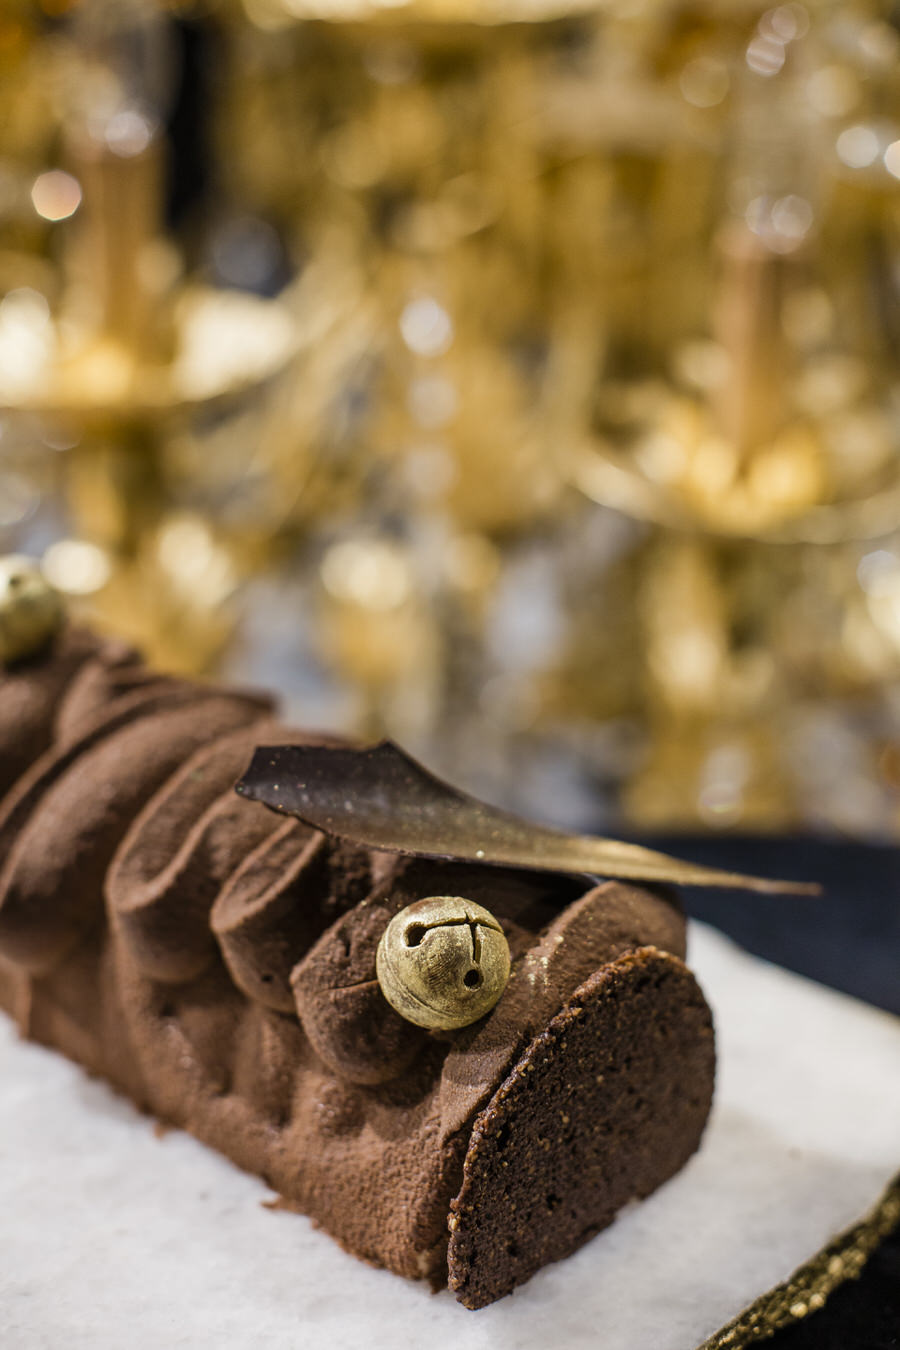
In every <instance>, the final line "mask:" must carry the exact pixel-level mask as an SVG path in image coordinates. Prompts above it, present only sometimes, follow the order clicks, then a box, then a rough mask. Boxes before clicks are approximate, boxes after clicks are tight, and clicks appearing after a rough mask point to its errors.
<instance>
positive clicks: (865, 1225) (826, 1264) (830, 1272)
mask: <svg viewBox="0 0 900 1350" xmlns="http://www.w3.org/2000/svg"><path fill="white" fill-rule="evenodd" d="M898 1224H900V1175H898V1176H897V1177H895V1179H894V1180H893V1181H892V1182H891V1184H890V1186H889V1187H888V1188H887V1190H886V1191H885V1193H884V1195H883V1196H882V1197H881V1199H880V1200H879V1202H878V1204H877V1205H876V1206H875V1208H874V1209H873V1210H872V1211H871V1213H869V1214H867V1215H866V1217H865V1218H864V1219H862V1220H861V1221H860V1222H859V1223H858V1224H856V1225H854V1227H853V1228H848V1229H847V1231H846V1232H844V1233H841V1234H840V1236H839V1237H836V1238H835V1239H834V1241H833V1242H830V1243H829V1244H828V1246H827V1247H823V1249H822V1250H821V1251H820V1252H818V1253H817V1254H816V1255H815V1256H814V1257H812V1258H811V1260H809V1261H807V1262H805V1264H804V1265H802V1266H800V1267H799V1268H798V1269H797V1270H795V1271H794V1273H793V1275H791V1277H790V1279H788V1280H785V1282H784V1283H783V1284H779V1285H776V1286H775V1288H774V1289H770V1290H769V1292H768V1293H767V1294H763V1295H762V1296H761V1297H760V1298H758V1299H757V1300H756V1301H755V1302H754V1303H751V1304H750V1306H749V1308H745V1309H744V1311H743V1312H742V1313H739V1314H738V1316H737V1317H736V1318H735V1319H734V1321H732V1322H729V1323H728V1325H727V1326H725V1327H722V1329H721V1331H717V1332H716V1333H715V1335H714V1336H710V1338H709V1340H706V1341H704V1342H703V1344H702V1345H700V1346H698V1347H697V1350H744V1347H745V1346H749V1345H753V1344H754V1343H755V1342H756V1341H762V1340H765V1339H766V1338H767V1337H768V1336H774V1334H775V1332H776V1331H780V1329H781V1328H782V1327H786V1326H790V1325H791V1324H792V1323H794V1322H799V1321H800V1320H801V1319H802V1318H804V1317H807V1316H808V1315H809V1314H810V1313H811V1312H815V1311H816V1310H817V1309H818V1308H821V1307H822V1306H823V1304H824V1303H825V1300H826V1299H827V1298H828V1296H829V1294H831V1293H833V1291H834V1290H835V1289H837V1287H838V1285H841V1284H843V1283H844V1281H845V1280H855V1279H858V1278H859V1276H860V1275H861V1274H862V1269H863V1266H864V1265H865V1264H866V1262H867V1261H868V1259H869V1257H870V1256H871V1255H872V1253H873V1251H874V1250H875V1248H876V1247H877V1246H878V1244H879V1243H880V1242H881V1240H882V1239H883V1238H885V1237H887V1235H888V1233H890V1232H892V1231H893V1229H894V1228H896V1227H897V1225H898Z"/></svg>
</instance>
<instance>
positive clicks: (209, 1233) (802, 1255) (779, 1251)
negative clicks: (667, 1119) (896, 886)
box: [0, 925, 900, 1350]
mask: <svg viewBox="0 0 900 1350" xmlns="http://www.w3.org/2000/svg"><path fill="white" fill-rule="evenodd" d="M690 960H691V964H692V966H693V968H694V969H695V970H696V972H697V974H698V976H699V978H700V980H701V983H702V984H703V986H704V989H705V991H706V993H707V997H708V998H709V1000H710V1002H711V1004H712V1007H713V1011H714V1013H715V1017H716V1030H717V1036H718V1050H719V1079H718V1085H717V1093H716V1105H715V1109H714V1112H713V1117H712V1120H711V1122H710V1125H709V1127H708V1130H707V1133H706V1136H705V1138H704V1142H703V1146H702V1148H701V1151H700V1153H699V1154H697V1156H696V1157H695V1158H693V1159H692V1161H691V1162H690V1163H689V1164H688V1166H687V1167H686V1168H685V1169H684V1171H682V1172H681V1173H680V1174H679V1176H677V1177H675V1178H674V1179H673V1180H672V1181H671V1182H669V1183H668V1184H667V1185H666V1186H664V1187H663V1188H662V1189H661V1190H660V1191H658V1192H657V1193H656V1194H655V1195H654V1196H652V1197H651V1198H650V1199H649V1200H646V1201H644V1202H643V1203H642V1204H640V1205H637V1206H634V1207H633V1208H632V1209H630V1210H629V1211H628V1212H627V1213H625V1214H623V1215H621V1216H620V1217H619V1219H618V1220H617V1221H616V1223H615V1224H614V1225H613V1226H612V1228H610V1229H607V1230H606V1232H605V1233H602V1234H600V1235H599V1236H598V1237H597V1238H595V1239H594V1240H593V1241H592V1242H591V1243H589V1244H588V1246H587V1247H585V1248H583V1249H582V1251H580V1252H579V1253H577V1254H576V1255H575V1256H574V1257H571V1258H570V1259H569V1260H567V1261H564V1262H561V1263H559V1264H557V1265H555V1266H551V1267H548V1268H546V1269H545V1270H543V1271H541V1272H540V1273H539V1274H538V1275H537V1276H536V1277H535V1278H534V1279H533V1280H532V1281H531V1282H530V1283H529V1284H528V1285H526V1286H524V1287H523V1288H522V1289H520V1290H518V1291H517V1292H516V1293H515V1294H514V1295H513V1296H512V1297H511V1298H507V1299H503V1300H502V1301H501V1302H499V1303H496V1304H494V1305H492V1306H491V1307H489V1308H486V1309H484V1310H482V1311H481V1312H477V1313H473V1312H469V1311H467V1310H466V1309H464V1308H462V1307H460V1305H459V1304H457V1303H456V1301H455V1300H454V1298H453V1296H452V1295H451V1294H449V1293H446V1292H445V1293H442V1294H438V1295H436V1296H435V1295H431V1294H429V1292H428V1291H427V1289H425V1288H424V1287H420V1286H418V1285H415V1284H412V1283H408V1282H406V1281H404V1280H401V1279H399V1278H397V1277H396V1276H393V1275H390V1274H387V1273H386V1272H384V1271H376V1270H371V1269H370V1268H369V1267H367V1266H365V1265H363V1264H362V1263H361V1262H358V1261H356V1260H354V1259H353V1258H352V1257H350V1256H347V1255H345V1254H344V1253H343V1252H342V1251H341V1250H340V1249H339V1248H338V1247H337V1245H336V1244H335V1243H334V1242H332V1241H331V1239H330V1238H328V1237H326V1236H325V1235H324V1234H323V1233H320V1232H316V1231H315V1230H314V1229H313V1227H312V1225H311V1224H310V1223H309V1222H308V1221H307V1220H306V1219H305V1218H302V1217H299V1216H297V1215H294V1214H287V1213H276V1212H272V1211H269V1210H266V1209H264V1208H263V1207H262V1203H261V1202H262V1201H263V1199H265V1198H266V1197H267V1195H268V1194H269V1193H268V1192H267V1191H266V1189H265V1187H264V1186H263V1185H262V1183H261V1182H259V1181H256V1180H255V1179H254V1178H252V1177H248V1176H246V1175H244V1174H243V1173H241V1172H238V1171H237V1170H236V1169H235V1168H234V1167H232V1166H231V1165H230V1164H229V1163H227V1162H226V1161H225V1160H224V1159H222V1158H220V1157H218V1156H217V1155H216V1154H214V1153H212V1152H210V1151H209V1150H207V1149H205V1148H204V1147H202V1146H201V1145H200V1144H198V1143H196V1142H194V1141H193V1140H192V1139H190V1138H189V1137H188V1136H187V1135H184V1134H182V1133H179V1132H171V1133H168V1134H166V1135H165V1136H164V1137H163V1138H162V1139H158V1138H156V1136H155V1135H154V1131H153V1124H152V1122H151V1121H150V1120H148V1119H147V1118H146V1117H142V1116H140V1115H138V1114H137V1113H136V1112H135V1111H133V1110H132V1109H131V1107H130V1106H129V1105H128V1103H127V1102H125V1101H123V1100H121V1099H119V1098H117V1097H116V1096H114V1095H113V1093H112V1092H110V1091H109V1090H108V1089H107V1088H105V1087H104V1086H103V1085H102V1084H101V1083H97V1082H92V1081H90V1080H89V1079H87V1078H86V1077H85V1076H84V1075H83V1074H82V1073H81V1071H80V1070H79V1069H77V1068H76V1067H75V1066H74V1065H72V1064H70V1063H68V1062H67V1061H66V1060H64V1059H63V1058H62V1057H60V1056H58V1055H55V1054H53V1053H52V1052H49V1051H45V1050H42V1049H40V1048H38V1047H35V1046H31V1045H27V1044H24V1043H22V1042H20V1041H19V1040H18V1039H17V1037H16V1034H15V1032H14V1030H13V1028H12V1026H11V1024H10V1023H9V1022H8V1020H7V1019H6V1018H3V1017H2V1016H0V1083H2V1088H0V1346H2V1347H3V1350H63V1348H65V1350H123V1347H128V1350H143V1347H145V1346H146V1347H151V1346H152V1347H153V1350H160V1347H165V1350H175V1347H190V1350H207V1348H208V1350H248V1348H249V1347H254V1350H255V1347H265V1350H301V1348H302V1347H307V1346H310V1347H312V1346H316V1347H323V1350H325V1348H327V1350H361V1348H362V1347H366V1350H422V1347H423V1346H425V1347H428V1350H443V1348H444V1347H447V1348H448V1350H450V1347H452V1348H453V1350H459V1347H460V1346H465V1347H466V1350H530V1348H531V1347H541V1350H546V1347H548V1346H552V1347H554V1350H555V1348H556V1347H564V1348H565V1350H582V1348H584V1350H586V1348H587V1347H590V1348H591V1350H693V1347H695V1346H696V1345H697V1344H698V1343H699V1342H700V1341H701V1340H702V1339H703V1338H704V1337H705V1336H707V1335H709V1334H710V1333H712V1332H713V1331H715V1330H716V1329H717V1328H718V1327H719V1326H721V1325H722V1324H723V1323H725V1322H727V1321H728V1320H729V1318H730V1317H732V1316H733V1315H734V1314H735V1313H737V1312H738V1311H739V1310H740V1309H741V1308H742V1307H743V1306H744V1305H746V1304H747V1303H748V1302H750V1301H751V1300H752V1299H753V1298H755V1297H756V1296H757V1295H758V1294H760V1293H762V1292H763V1291H764V1290H765V1289H767V1288H769V1287H771V1286H772V1285H773V1284H775V1283H777V1282H778V1281H779V1280H781V1279H783V1278H784V1277H785V1276H786V1275H788V1274H789V1273H790V1272H791V1270H792V1269H793V1268H794V1267H795V1266H797V1265H799V1264H800V1263H801V1262H802V1261H803V1260H805V1259H806V1258H807V1257H808V1256H810V1255H811V1254H812V1253H813V1252H814V1251H816V1250H817V1249H818V1248H819V1247H821V1246H822V1245H823V1243H824V1242H825V1241H826V1240H827V1239H828V1238H829V1237H830V1236H832V1235H833V1234H834V1233H835V1232H836V1231H837V1230H839V1229H841V1228H843V1227H845V1226H847V1225H848V1224H850V1223H851V1222H853V1221H854V1220H855V1219H857V1218H858V1217H860V1216H861V1215H862V1213H863V1212H864V1211H865V1210H866V1209H868V1207H869V1206H870V1205H871V1204H872V1203H873V1202H874V1201H875V1200H876V1198H877V1197H878V1195H879V1193H880V1191H881V1190H882V1188H883V1187H884V1185H885V1184H886V1183H887V1181H888V1180H889V1179H890V1177H891V1176H892V1175H893V1173H894V1172H896V1170H897V1169H898V1167H900V1019H894V1018H891V1017H889V1016H888V1015H887V1014H882V1013H878V1012H876V1011H873V1010H872V1009H870V1008H867V1007H866V1006H864V1005H862V1004H859V1003H856V1002H854V1001H853V1000H851V999H848V998H845V997H843V996H841V995H838V994H835V993H832V992H830V991H828V990H826V989H824V988H822V987H820V986H818V985H815V984H812V983H810V982H808V981H806V980H803V979H801V978H799V977H798V976H794V975H790V974H787V973H786V972H783V971H780V970H778V969H776V968H775V967H772V966H769V965H766V964H765V963H764V962H761V961H759V960H757V959H756V958H753V957H749V956H747V955H745V954H743V953H741V952H740V951H738V949H737V948H735V947H733V946H732V945H731V944H730V943H728V942H727V941H726V940H725V939H724V938H721V937H719V936H718V935H717V934H715V933H713V932H712V931H711V930H709V929H706V928H703V927H701V926H699V925H697V926H694V927H693V929H692V945H691V954H690Z"/></svg>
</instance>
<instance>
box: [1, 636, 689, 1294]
mask: <svg viewBox="0 0 900 1350" xmlns="http://www.w3.org/2000/svg"><path fill="white" fill-rule="evenodd" d="M305 741H318V742H321V738H317V737H315V736H313V735H312V734H311V733H305V732H302V731H297V730H295V729H291V728H286V727H284V726H281V725H280V724H278V723H277V722H275V721H273V720H272V716H271V709H270V705H269V704H268V702H267V700H265V699H261V698H260V697H258V696H255V695H251V694H247V693H244V692H240V691H228V690H221V689H215V688H207V687H204V686H201V685H194V684H190V683H187V682H184V681H180V680H174V679H169V678H165V677H159V676H156V675H154V674H153V673H152V672H149V671H148V670H147V669H146V668H145V667H144V666H143V665H142V664H141V662H140V660H139V658H138V657H137V656H136V654H135V653H133V652H131V651H130V650H129V649H127V648H124V647H123V646H121V645H120V644H116V643H109V642H103V641H101V640H99V639H96V638H93V637H92V636H91V635H90V634H85V633H80V632H71V633H68V634H65V635H64V636H63V637H62V639H61V640H60V642H59V643H58V644H57V647H56V648H55V650H53V651H51V652H50V653H49V654H48V655H47V656H46V657H45V658H44V659H43V660H42V661H38V662H32V663H29V665H28V666H27V667H22V668H20V669H18V670H16V671H15V672H14V673H12V674H8V675H3V674H0V762H2V763H3V764H4V765H10V764H11V765H12V766H13V767H14V769H15V773H10V774H9V781H8V784H7V788H6V793H5V796H3V797H2V798H0V844H2V855H0V1005H2V1006H4V1007H6V1008H7V1010H8V1011H10V1012H11V1013H12V1014H13V1015H14V1016H15V1017H16V1018H17V1020H18V1022H19V1025H20V1027H21V1029H22V1031H23V1033H24V1034H26V1035H29V1036H31V1037H33V1038H34V1039H36V1040H39V1041H42V1042H43V1043H45V1044H48V1045H53V1046H56V1047H57V1048H59V1049H61V1050H62V1051H63V1052H64V1053H66V1054H68V1055H70V1056H71V1057H72V1058H73V1059H76V1060H78V1061H79V1062H81V1063H82V1064H84V1065H85V1066H86V1067H87V1068H88V1069H89V1070H90V1071H92V1072H95V1073H99V1074H102V1075H104V1076H105V1077H106V1078H107V1079H109V1081H111V1082H112V1083H113V1084H114V1085H116V1086H117V1087H118V1088H119V1089H120V1090H122V1091H123V1092H126V1093H127V1094H128V1095H129V1096H131V1097H132V1098H133V1099H134V1100H135V1102H137V1104H138V1105H139V1106H141V1107H142V1108H143V1109H145V1110H148V1111H150V1112H152V1113H153V1114H154V1115H156V1116H157V1117H158V1118H160V1119H161V1120H164V1121H167V1122H170V1123H173V1124H176V1125H179V1126H182V1127H184V1128H185V1129H187V1130H189V1131H190V1132H191V1133H192V1134H194V1135H196V1136H197V1137H198V1138H199V1139H201V1140H203V1141H205V1142H206V1143H208V1144H209V1145H211V1146H212V1147H215V1148H217V1149H219V1150H220V1151H221V1152H223V1153H224V1154H226V1155H227V1156H228V1157H230V1158H231V1159H232V1160H233V1161H235V1162H236V1163H237V1164H238V1165H240V1166H242V1167H244V1168H246V1169H248V1170H250V1171H252V1172H255V1173H257V1174H259V1175H260V1176H262V1177H264V1178H265V1180H266V1181H267V1182H268V1184H269V1185H270V1186H272V1187H273V1188H274V1189H276V1190H277V1191H278V1192H279V1193H280V1194H281V1196H282V1197H283V1200H284V1203H285V1204H286V1205H287V1206H289V1207H293V1208H296V1209H298V1210H301V1211H303V1212H304V1213H306V1214H309V1215H310V1216H311V1217H312V1218H313V1219H314V1220H315V1221H316V1222H317V1223H318V1224H319V1225H321V1226H322V1227H323V1228H325V1229H326V1230H327V1231H328V1232H329V1233H331V1234H332V1235H333V1236H334V1237H335V1238H336V1239H337V1240H338V1241H339V1242H340V1243H341V1244H342V1245H343V1246H344V1247H346V1248H347V1249H348V1250H349V1251H351V1252H353V1253H354V1254H355V1255H357V1256H360V1257H362V1258H364V1259H366V1260H368V1261H371V1262H373V1263H375V1264H378V1265H383V1266H386V1267H388V1268H389V1269H391V1270H393V1271H396V1272H397V1273H398V1274H402V1275H406V1276H409V1277H412V1278H424V1279H427V1280H429V1281H430V1282H431V1284H432V1285H433V1286H434V1287H441V1286H446V1285H447V1283H448V1282H449V1283H450V1285H451V1287H452V1288H453V1289H455V1290H456V1292H457V1294H458V1296H459V1298H460V1299H461V1300H462V1301H463V1302H464V1303H466V1304H467V1305H468V1306H470V1307H480V1306H483V1305H484V1304H485V1303H488V1302H491V1301H492V1300H493V1299H496V1298H499V1297H501V1296H502V1295H504V1294H506V1293H508V1292H509V1291H510V1290H511V1289H513V1288H514V1287H515V1286H516V1285H517V1284H519V1283H521V1282H522V1281H523V1280H525V1279H527V1278H529V1276H530V1275H531V1274H533V1273H534V1271H535V1270H537V1269H539V1268H540V1266H542V1265H543V1264H545V1263H546V1262H548V1261H552V1260H556V1259H559V1258H560V1257H562V1256H565V1255H566V1254H567V1253H569V1252H571V1251H572V1250H574V1249H575V1248H576V1247H577V1246H579V1245H580V1244H581V1243H583V1242H584V1241H585V1240H586V1239H587V1238H588V1237H589V1236H590V1235H591V1234H592V1233H594V1232H596V1231H597V1230H598V1229H599V1228H601V1227H603V1226H604V1225H606V1224H608V1223H609V1222H610V1221H611V1220H612V1218H613V1217H614V1215H615V1213H616V1211H617V1210H618V1209H619V1208H620V1207H621V1206H622V1205H623V1204H625V1203H627V1202H628V1201H629V1200H631V1199H632V1198H634V1197H640V1196H643V1195H646V1194H648V1193H649V1192H650V1191H651V1190H652V1189H653V1188H654V1187H655V1186H658V1185H659V1184H660V1183H661V1182H662V1181H664V1180H665V1179H666V1178H667V1177H669V1176H670V1175H672V1173H673V1172H675V1171H676V1170H677V1169H678V1168H679V1167H680V1166H681V1165H682V1164H683V1162H684V1161H685V1160H686V1159H687V1157H688V1156H689V1155H690V1153H691V1152H692V1151H693V1150H694V1149H695V1148H696V1146H697V1144H698V1142H699V1138H700V1135H701V1132H702V1129H703V1125H704V1122H705V1119H706V1116H707V1112H708V1109H709V1104H710V1099H711V1093H712V1078H713V1048H712V1032H711V1024H710V1019H709V1013H708V1010H707V1008H706V1005H705V1003H704V1001H703V998H702V995H701V994H700V992H699V989H698V988H697V986H696V983H695V982H694V980H693V977H692V976H691V975H690V972H688V971H687V970H686V968H685V967H684V966H683V964H682V962H681V959H680V958H681V957H683V955H684V918H683V914H682V911H681V908H680V905H679V903H678V899H677V897H676V896H675V895H674V893H673V892H671V891H668V890H665V889H662V888H650V887H638V886H633V885H626V884H622V883H618V882H612V881H607V882H602V883H600V884H593V883H591V882H590V881H589V880H586V879H582V880H578V879H574V880H573V879H572V878H565V877H560V876H554V875H552V874H546V873H541V874H538V873H528V872H524V871H517V870H514V869H500V868H491V867H486V866H482V865H477V866H476V865H471V864H462V863H452V862H438V861H429V860H424V859H412V858H401V857H398V856H396V855H392V854H387V853H380V852H378V851H375V850H371V849H363V848H357V847H354V846H351V845H348V844H344V843H341V842H339V841H337V840H334V839H331V838H327V837H326V836H324V835H322V834H321V833H319V832H318V831H315V830H312V829H309V828H307V827H306V826H304V825H302V824H301V823H300V822H299V821H296V820H285V819H284V818H282V817H279V816H277V815H275V814H273V813H271V812H269V811H267V810H266V809H265V808H264V807H262V806H260V805H259V804H258V803H253V802H249V801H246V800H242V799H241V798H239V797H238V796H237V795H236V794H235V793H234V791H233V786H234V783H235V780H236V779H237V778H238V777H239V776H240V774H241V772H242V770H243V768H244V767H245V766H246V764H247V763H248V762H249V760H250V757H251V755H252V752H253V749H254V748H255V747H256V746H257V745H259V744H273V745H274V744H284V743H286V742H294V743H297V742H300V743H303V742H305ZM428 895H461V896H465V897H467V898H469V899H471V900H473V901H475V902H476V903H479V904H483V905H485V906H486V907H487V908H488V909H490V910H491V911H492V913H493V914H494V915H495V916H496V917H497V919H498V920H499V921H500V923H501V925H502V927H503V929H504V932H505V934H506V936H507V939H508V942H509V945H510V950H511V954H512V958H513V966H512V973H511V976H510V980H509V984H508V986H507V988H506V990H505V992H504V994H503V996H502V998H501V999H500V1001H499V1002H498V1004H497V1005H496V1007H495V1008H494V1009H493V1010H492V1011H491V1012H490V1013H489V1014H488V1015H487V1016H486V1017H484V1018H483V1019H481V1021H480V1022H478V1023H476V1024H474V1025H473V1026H471V1027H466V1028H464V1029H462V1030H461V1031H458V1032H452V1033H440V1034H428V1033H425V1032H423V1031H422V1030H421V1029H420V1028H418V1027H414V1026H412V1025H411V1024H409V1023H407V1022H405V1021H404V1020H403V1019H402V1018H400V1017H399V1016H398V1015H397V1014H396V1013H395V1012H394V1011H393V1009H391V1008H390V1007H389V1005H388V1004H387V1003H386V1001H385V1000H384V998H383V996H382V994H381V991H380V988H379V986H378V983H377V980H376V976H375V949H376V947H377V943H378V939H379V937H380V935H381V933H382V932H383V930H384V927H385V925H386V924H387V922H388V921H389V920H390V918H391V917H392V916H393V915H394V914H395V913H397V912H398V910H400V909H401V908H403V907H404V906H405V905H407V904H409V903H411V902H412V901H414V900H418V899H422V898H423V897H425V896H428Z"/></svg>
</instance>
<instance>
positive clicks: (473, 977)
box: [463, 967, 481, 989]
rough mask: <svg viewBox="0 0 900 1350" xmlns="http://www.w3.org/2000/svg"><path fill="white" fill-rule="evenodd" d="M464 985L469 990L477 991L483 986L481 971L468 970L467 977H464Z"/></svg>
mask: <svg viewBox="0 0 900 1350" xmlns="http://www.w3.org/2000/svg"><path fill="white" fill-rule="evenodd" d="M463 984H464V985H465V986H466V987H467V988H468V989H477V988H478V986H479V985H480V984H481V971H480V970H475V968H474V967H473V968H472V970H467V971H466V973H465V975H464V976H463Z"/></svg>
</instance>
